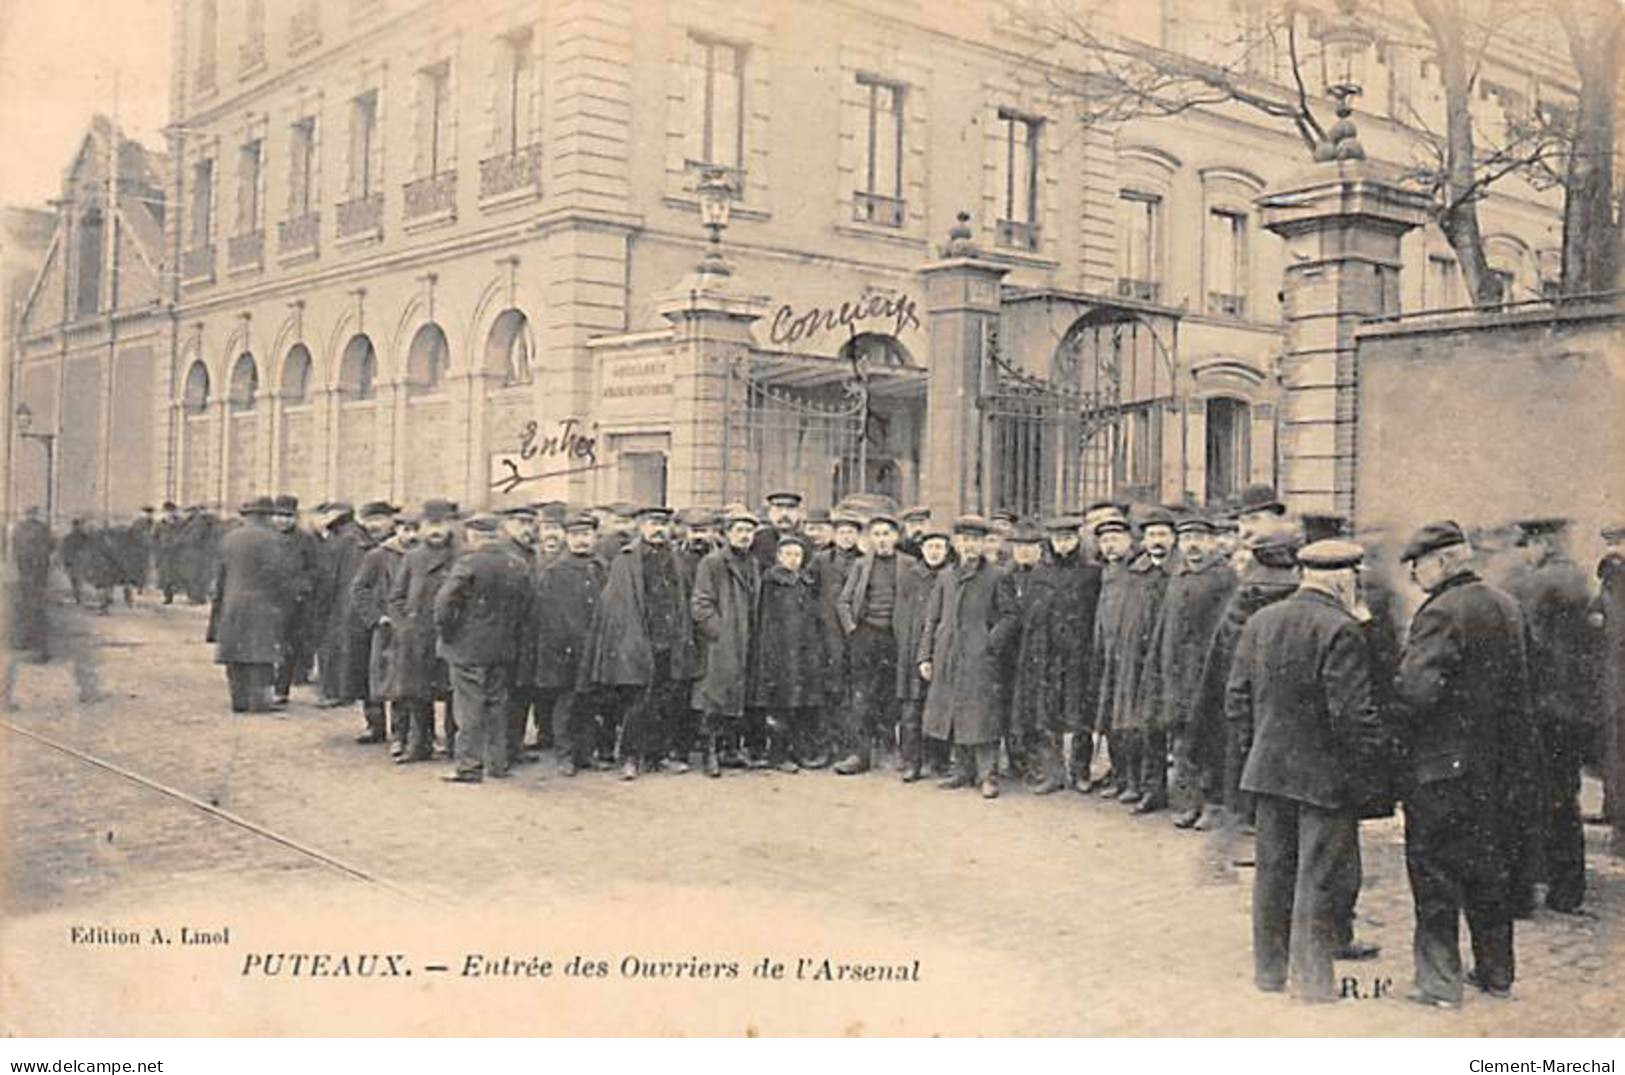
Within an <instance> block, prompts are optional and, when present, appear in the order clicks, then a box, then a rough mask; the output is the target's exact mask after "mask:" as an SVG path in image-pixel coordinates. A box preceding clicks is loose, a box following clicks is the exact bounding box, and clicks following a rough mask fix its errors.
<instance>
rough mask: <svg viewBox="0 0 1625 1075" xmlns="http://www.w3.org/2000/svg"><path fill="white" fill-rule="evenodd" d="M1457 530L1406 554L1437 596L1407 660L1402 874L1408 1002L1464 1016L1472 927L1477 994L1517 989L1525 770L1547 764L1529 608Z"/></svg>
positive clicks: (1422, 612)
mask: <svg viewBox="0 0 1625 1075" xmlns="http://www.w3.org/2000/svg"><path fill="white" fill-rule="evenodd" d="M1471 556H1472V552H1471V550H1470V549H1469V548H1468V546H1467V539H1466V537H1465V535H1464V534H1463V533H1462V530H1461V527H1459V526H1457V525H1456V524H1455V523H1454V522H1450V521H1443V522H1436V523H1430V524H1428V525H1427V526H1424V527H1422V528H1421V529H1420V530H1418V531H1417V532H1416V534H1415V535H1414V536H1412V537H1411V539H1410V541H1409V542H1407V543H1406V545H1405V549H1404V551H1403V552H1402V553H1401V558H1402V560H1403V561H1405V562H1407V563H1409V564H1410V565H1411V577H1412V579H1413V580H1414V581H1415V582H1416V584H1417V585H1418V586H1420V587H1421V588H1422V590H1423V591H1424V592H1426V593H1427V595H1428V596H1427V599H1426V600H1425V601H1424V602H1423V603H1422V606H1421V607H1420V608H1418V609H1417V611H1416V615H1415V617H1414V618H1413V619H1412V620H1411V627H1410V632H1409V634H1408V637H1407V638H1406V641H1405V648H1404V652H1403V655H1402V657H1401V659H1400V667H1399V677H1398V680H1397V688H1398V694H1399V701H1400V702H1401V703H1402V706H1401V710H1400V712H1401V714H1402V715H1401V718H1400V719H1401V726H1400V731H1401V735H1402V739H1403V742H1404V744H1405V746H1406V748H1407V749H1406V754H1407V765H1406V772H1405V780H1404V782H1403V783H1404V792H1403V797H1404V802H1405V867H1406V871H1407V872H1408V873H1409V874H1410V880H1411V897H1412V900H1413V902H1414V904H1415V914H1416V927H1415V932H1414V939H1413V945H1412V950H1413V953H1414V956H1415V961H1416V978H1415V988H1414V991H1413V992H1412V994H1411V999H1412V1000H1414V1001H1416V1002H1418V1003H1422V1004H1427V1005H1433V1006H1437V1007H1454V1006H1456V1005H1458V1004H1460V1003H1461V997H1462V983H1463V975H1462V967H1461V951H1460V943H1459V941H1458V939H1457V931H1458V929H1459V928H1460V920H1461V917H1462V916H1463V915H1464V914H1465V916H1466V918H1467V929H1468V933H1469V934H1470V935H1471V938H1472V949H1473V963H1474V967H1473V970H1472V971H1471V973H1470V974H1469V975H1468V976H1467V980H1469V981H1471V982H1473V983H1474V984H1475V985H1477V986H1478V987H1479V988H1480V989H1482V990H1484V991H1486V992H1489V993H1492V994H1495V995H1497V996H1505V995H1506V994H1507V992H1508V991H1509V990H1510V989H1511V988H1512V980H1513V970H1514V968H1513V947H1512V911H1513V908H1512V907H1511V905H1510V903H1509V899H1510V896H1511V893H1510V891H1509V888H1510V880H1511V877H1510V866H1511V865H1512V857H1511V856H1512V851H1511V848H1510V846H1509V842H1508V838H1509V837H1510V836H1512V835H1513V834H1514V832H1515V831H1516V829H1517V827H1518V826H1520V825H1525V824H1527V823H1528V820H1529V819H1528V813H1529V811H1530V808H1531V806H1532V805H1533V804H1532V803H1531V802H1530V801H1529V799H1530V796H1529V795H1528V794H1527V791H1528V789H1529V788H1530V785H1529V783H1528V781H1527V780H1525V779H1524V774H1523V770H1524V769H1526V767H1527V766H1529V765H1531V764H1537V763H1538V762H1537V759H1536V757H1535V751H1536V737H1535V733H1534V727H1533V725H1532V724H1531V720H1530V709H1529V703H1530V696H1529V670H1528V658H1527V654H1526V651H1525V633H1524V624H1523V617H1522V614H1521V613H1520V611H1519V609H1518V603H1517V602H1516V601H1515V600H1514V599H1513V598H1512V597H1510V596H1508V595H1507V594H1505V593H1503V592H1502V591H1500V590H1498V589H1496V588H1495V587H1494V586H1491V585H1489V584H1488V583H1486V582H1483V581H1482V580H1480V579H1479V577H1478V576H1477V575H1476V574H1475V573H1474V572H1473V570H1472V567H1471V564H1470V560H1471Z"/></svg>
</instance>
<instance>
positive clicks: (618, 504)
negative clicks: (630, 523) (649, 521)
mask: <svg viewBox="0 0 1625 1075" xmlns="http://www.w3.org/2000/svg"><path fill="white" fill-rule="evenodd" d="M604 510H605V511H607V512H609V513H610V514H611V515H619V516H620V517H621V518H623V519H630V518H632V517H633V516H634V515H636V514H637V513H638V506H637V505H636V504H634V503H632V502H631V501H630V500H617V501H614V502H613V503H609V504H605V505H604Z"/></svg>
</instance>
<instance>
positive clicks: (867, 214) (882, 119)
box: [852, 74, 904, 228]
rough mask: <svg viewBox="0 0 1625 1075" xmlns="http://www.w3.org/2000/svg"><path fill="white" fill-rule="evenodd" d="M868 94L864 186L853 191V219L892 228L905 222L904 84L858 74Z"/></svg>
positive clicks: (861, 176)
mask: <svg viewBox="0 0 1625 1075" xmlns="http://www.w3.org/2000/svg"><path fill="white" fill-rule="evenodd" d="M858 89H859V92H860V93H862V94H863V96H864V98H865V107H864V119H865V123H864V127H863V130H862V131H861V132H860V136H861V137H862V138H863V139H864V152H863V171H862V173H861V174H860V176H859V179H860V181H861V182H862V184H863V186H862V188H861V189H859V190H856V191H854V192H853V196H852V216H853V219H855V220H857V221H859V222H861V223H864V224H880V225H883V226H885V227H888V228H900V227H902V226H903V209H904V205H903V159H904V157H903V96H904V95H903V87H902V86H901V85H899V84H898V83H895V82H888V81H885V80H884V79H879V78H875V77H874V76H872V75H865V74H860V75H858Z"/></svg>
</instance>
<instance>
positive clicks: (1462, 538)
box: [1399, 519, 1467, 562]
mask: <svg viewBox="0 0 1625 1075" xmlns="http://www.w3.org/2000/svg"><path fill="white" fill-rule="evenodd" d="M1465 544H1467V535H1466V534H1464V533H1462V531H1461V526H1460V524H1459V523H1457V522H1456V521H1455V520H1453V519H1442V520H1440V521H1439V522H1436V523H1428V524H1427V525H1426V526H1424V527H1422V528H1421V529H1419V530H1417V531H1416V533H1414V534H1412V535H1411V539H1410V540H1409V541H1407V542H1405V547H1404V549H1402V550H1401V551H1400V554H1399V559H1400V561H1401V562H1406V561H1410V560H1415V559H1417V558H1418V557H1422V556H1426V555H1427V554H1428V553H1430V552H1435V551H1437V550H1439V549H1447V548H1449V547H1450V546H1452V545H1465Z"/></svg>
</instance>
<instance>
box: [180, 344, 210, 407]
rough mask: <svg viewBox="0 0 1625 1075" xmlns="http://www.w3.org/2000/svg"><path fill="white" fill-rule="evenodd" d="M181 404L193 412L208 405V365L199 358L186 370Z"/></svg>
mask: <svg viewBox="0 0 1625 1075" xmlns="http://www.w3.org/2000/svg"><path fill="white" fill-rule="evenodd" d="M181 404H182V406H184V407H185V408H186V409H187V410H188V411H191V412H193V413H194V414H195V413H199V412H201V411H202V410H203V409H204V408H206V407H207V406H208V405H209V367H207V366H205V365H204V364H203V360H202V359H201V358H200V359H198V360H197V361H195V362H193V363H192V368H191V369H189V370H187V371H186V394H185V395H184V396H182V397H181Z"/></svg>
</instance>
